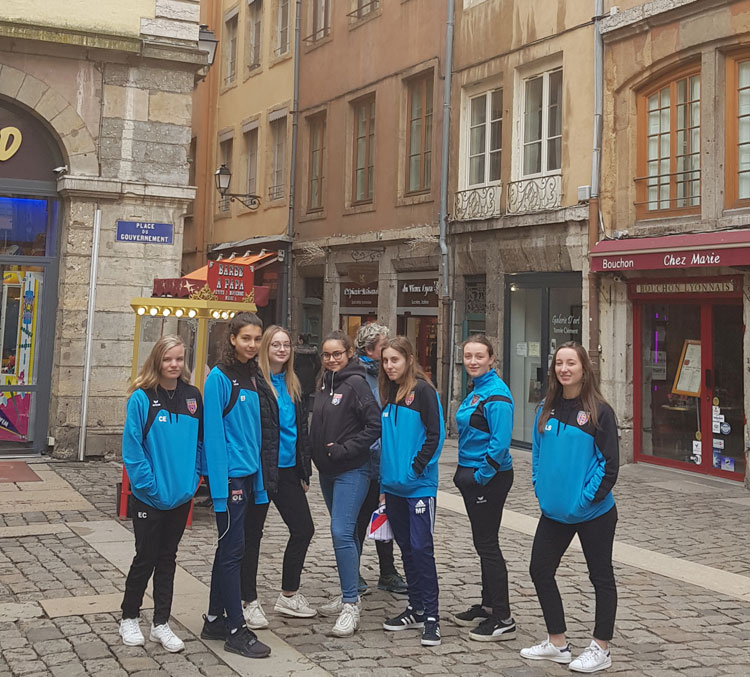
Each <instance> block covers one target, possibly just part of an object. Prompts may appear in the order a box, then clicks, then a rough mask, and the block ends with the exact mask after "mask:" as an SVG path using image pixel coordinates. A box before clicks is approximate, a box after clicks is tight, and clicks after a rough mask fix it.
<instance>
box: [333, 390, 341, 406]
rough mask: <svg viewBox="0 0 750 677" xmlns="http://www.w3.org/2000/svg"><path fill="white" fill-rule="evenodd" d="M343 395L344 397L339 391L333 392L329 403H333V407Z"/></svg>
mask: <svg viewBox="0 0 750 677" xmlns="http://www.w3.org/2000/svg"><path fill="white" fill-rule="evenodd" d="M343 397H344V396H343V395H342V394H341V393H334V394H333V397H332V398H331V404H332V405H333V406H334V407H336V406H338V405H339V404H340V402H341V399H342V398H343Z"/></svg>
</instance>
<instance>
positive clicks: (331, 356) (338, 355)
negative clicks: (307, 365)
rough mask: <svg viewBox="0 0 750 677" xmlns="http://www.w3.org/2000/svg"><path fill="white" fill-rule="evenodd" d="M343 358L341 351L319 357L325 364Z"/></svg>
mask: <svg viewBox="0 0 750 677" xmlns="http://www.w3.org/2000/svg"><path fill="white" fill-rule="evenodd" d="M343 356H344V351H343V350H337V351H336V352H335V353H323V354H322V355H321V357H322V358H323V359H324V360H325V361H326V362H327V361H328V360H336V361H338V360H340V359H341V358H342V357H343Z"/></svg>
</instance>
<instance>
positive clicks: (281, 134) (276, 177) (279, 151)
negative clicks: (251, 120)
mask: <svg viewBox="0 0 750 677" xmlns="http://www.w3.org/2000/svg"><path fill="white" fill-rule="evenodd" d="M271 143H272V144H273V148H272V152H273V164H272V166H271V187H270V188H269V189H268V193H269V199H271V200H280V199H282V198H283V197H284V189H285V175H286V115H284V116H283V117H280V118H278V119H276V120H272V121H271Z"/></svg>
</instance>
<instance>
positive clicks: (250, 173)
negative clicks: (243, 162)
mask: <svg viewBox="0 0 750 677" xmlns="http://www.w3.org/2000/svg"><path fill="white" fill-rule="evenodd" d="M255 124H256V125H257V123H255ZM245 155H246V157H247V181H246V183H245V192H246V193H247V194H248V195H257V194H258V127H257V126H256V127H254V128H253V129H249V130H248V131H246V132H245Z"/></svg>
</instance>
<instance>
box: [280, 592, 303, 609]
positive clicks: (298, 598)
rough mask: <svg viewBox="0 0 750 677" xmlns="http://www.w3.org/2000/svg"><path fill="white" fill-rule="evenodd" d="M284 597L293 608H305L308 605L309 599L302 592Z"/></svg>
mask: <svg viewBox="0 0 750 677" xmlns="http://www.w3.org/2000/svg"><path fill="white" fill-rule="evenodd" d="M284 599H285V600H286V602H287V604H288V605H289V606H290V607H291V608H292V609H296V610H297V611H299V610H300V609H305V608H307V606H308V604H307V600H306V599H305V598H304V596H303V595H302V593H300V592H297V593H295V594H294V595H293V596H292V597H285V598H284Z"/></svg>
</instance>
